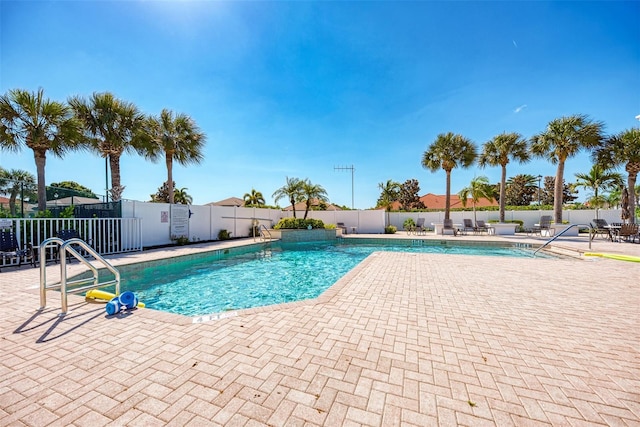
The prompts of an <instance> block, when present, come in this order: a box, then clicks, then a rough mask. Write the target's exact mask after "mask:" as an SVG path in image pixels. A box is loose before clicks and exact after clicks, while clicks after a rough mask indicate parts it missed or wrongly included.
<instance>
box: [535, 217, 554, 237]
mask: <svg viewBox="0 0 640 427" xmlns="http://www.w3.org/2000/svg"><path fill="white" fill-rule="evenodd" d="M555 231H556V229H555V228H553V227H551V215H542V216H541V217H540V223H539V224H536V225H535V227H534V228H533V229H532V230H531V233H533V234H535V235H536V236H542V235H543V234H546V235H547V237H551V236H553V235H554V234H555Z"/></svg>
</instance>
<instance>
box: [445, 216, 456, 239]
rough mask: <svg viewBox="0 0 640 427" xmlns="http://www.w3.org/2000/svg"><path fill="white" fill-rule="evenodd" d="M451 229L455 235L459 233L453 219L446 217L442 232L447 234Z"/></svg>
mask: <svg viewBox="0 0 640 427" xmlns="http://www.w3.org/2000/svg"><path fill="white" fill-rule="evenodd" d="M447 230H451V231H452V232H453V235H454V236H457V235H458V229H457V228H455V227H454V226H453V220H451V219H445V220H444V223H443V224H442V234H445V231H447Z"/></svg>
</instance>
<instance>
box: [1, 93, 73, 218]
mask: <svg viewBox="0 0 640 427" xmlns="http://www.w3.org/2000/svg"><path fill="white" fill-rule="evenodd" d="M81 136H82V133H81V124H80V122H79V121H78V120H77V119H76V118H75V117H74V116H73V110H71V108H69V106H68V105H66V104H63V103H60V102H57V101H51V100H49V99H47V98H45V97H44V91H43V90H42V89H38V91H37V92H28V91H26V90H21V89H14V90H10V91H9V92H7V93H6V94H5V95H2V97H0V149H4V150H8V151H20V150H21V149H22V147H23V146H24V145H26V146H27V147H28V148H30V149H31V150H33V156H34V158H35V162H36V171H37V172H36V174H37V182H38V210H40V211H44V210H45V209H46V208H47V196H46V188H45V186H46V180H45V174H44V170H45V165H46V162H47V152H50V153H52V154H53V155H54V156H56V157H60V158H62V157H63V155H64V154H65V153H66V152H67V151H71V150H76V149H80V148H83V141H82V139H81Z"/></svg>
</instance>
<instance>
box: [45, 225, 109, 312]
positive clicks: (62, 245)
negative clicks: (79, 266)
mask: <svg viewBox="0 0 640 427" xmlns="http://www.w3.org/2000/svg"><path fill="white" fill-rule="evenodd" d="M52 244H58V245H59V249H58V253H59V258H60V282H58V283H53V284H51V285H47V273H46V269H47V267H46V260H45V255H46V254H45V250H46V248H47V246H49V245H52ZM71 245H78V246H80V247H81V248H82V249H83V250H84V251H86V252H87V253H88V254H89V255H91V256H92V257H93V258H94V259H95V260H96V261H98V262H100V263H101V264H102V265H104V267H105V268H106V269H107V270H109V271H110V272H111V273H112V274H113V275H114V277H115V278H114V279H113V280H108V281H105V282H100V281H99V277H98V269H97V268H96V267H95V266H94V265H93V264H91V263H90V262H89V261H88V260H87V259H86V258H85V257H83V256H82V255H81V254H80V253H79V252H78V251H77V250H76V249H74V248H73V247H72V246H71ZM67 254H70V255H73V257H74V258H76V259H77V260H78V261H80V262H81V263H83V264H84V265H85V266H86V267H87V268H89V270H91V272H92V276H93V277H91V278H90V279H79V280H74V281H71V282H69V281H68V280H67ZM39 261H40V310H43V309H44V308H45V307H46V305H47V295H46V292H47V290H56V289H60V297H61V306H62V313H61V315H62V316H64V315H66V314H67V312H68V303H67V294H68V293H80V292H84V291H88V290H90V289H97V288H102V287H105V286H112V285H115V287H116V289H115V295H120V272H119V271H118V269H116V268H115V267H114V266H112V265H111V264H110V263H109V262H107V260H105V259H104V258H103V257H102V256H101V255H100V254H99V253H98V252H96V251H95V250H94V249H93V248H92V247H91V246H90V245H89V244H88V243H87V242H85V241H84V240H82V239H79V238H73V239H69V240H66V241H65V240H62V239H61V238H59V237H50V238H48V239H46V240H44V241H43V242H42V244H41V245H40V253H39ZM89 283H91V284H89ZM68 285H85V286H80V287H76V288H73V289H71V290H69V289H67V286H68Z"/></svg>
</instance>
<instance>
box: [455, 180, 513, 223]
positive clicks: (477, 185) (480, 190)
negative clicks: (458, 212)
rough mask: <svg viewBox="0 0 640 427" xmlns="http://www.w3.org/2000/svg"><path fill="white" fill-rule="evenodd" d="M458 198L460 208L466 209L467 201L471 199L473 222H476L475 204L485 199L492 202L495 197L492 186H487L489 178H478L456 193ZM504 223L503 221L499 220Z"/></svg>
mask: <svg viewBox="0 0 640 427" xmlns="http://www.w3.org/2000/svg"><path fill="white" fill-rule="evenodd" d="M458 197H460V201H461V202H462V206H464V207H467V200H468V199H471V203H473V221H474V222H478V221H477V217H476V203H478V202H479V201H480V199H487V200H489V201H490V202H492V201H493V200H494V199H495V197H494V194H493V185H491V184H489V178H487V177H486V176H479V177H477V178H473V179H472V180H471V184H470V185H469V186H468V187H464V188H463V189H462V190H460V192H459V193H458ZM501 221H504V220H501Z"/></svg>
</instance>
